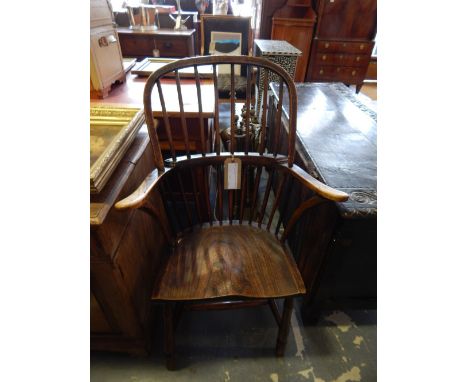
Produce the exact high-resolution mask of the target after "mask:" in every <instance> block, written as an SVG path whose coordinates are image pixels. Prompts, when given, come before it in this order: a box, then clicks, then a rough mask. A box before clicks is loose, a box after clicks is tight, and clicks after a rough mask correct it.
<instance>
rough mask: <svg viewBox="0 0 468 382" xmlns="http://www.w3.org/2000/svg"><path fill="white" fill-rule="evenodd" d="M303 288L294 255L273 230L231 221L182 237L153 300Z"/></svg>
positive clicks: (253, 294) (266, 295)
mask: <svg viewBox="0 0 468 382" xmlns="http://www.w3.org/2000/svg"><path fill="white" fill-rule="evenodd" d="M303 293H305V287H304V284H303V282H302V279H301V276H300V274H299V271H298V269H297V266H296V265H295V262H294V260H293V259H292V258H291V257H290V255H288V254H287V253H285V251H284V249H283V248H282V246H281V245H280V243H279V242H278V241H277V240H276V239H275V238H274V237H273V236H272V235H271V234H270V233H268V232H266V231H264V230H262V229H260V228H257V227H252V226H243V225H232V226H230V225H226V226H213V227H206V228H202V229H197V230H195V231H194V232H193V233H190V234H188V235H186V236H185V237H183V238H182V239H180V242H179V243H178V245H177V247H176V250H175V252H174V253H173V254H171V256H169V260H168V263H167V266H166V268H165V271H164V274H163V275H162V277H161V279H160V280H159V282H157V283H156V286H155V290H154V292H153V300H201V299H209V298H215V297H226V296H242V297H251V298H270V297H279V296H291V295H298V294H303Z"/></svg>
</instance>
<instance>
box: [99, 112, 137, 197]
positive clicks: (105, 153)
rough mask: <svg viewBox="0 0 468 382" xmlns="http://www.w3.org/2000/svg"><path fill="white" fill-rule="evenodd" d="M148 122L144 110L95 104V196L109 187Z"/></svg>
mask: <svg viewBox="0 0 468 382" xmlns="http://www.w3.org/2000/svg"><path fill="white" fill-rule="evenodd" d="M144 121H145V116H144V112H143V109H140V108H134V107H133V108H132V107H124V106H118V105H117V106H116V105H101V104H100V105H93V104H91V107H90V192H91V194H98V193H99V192H101V190H102V189H103V188H104V187H105V185H106V183H107V181H108V180H109V178H110V177H111V175H112V173H113V172H114V170H115V169H116V167H117V166H118V164H119V163H120V161H121V159H122V157H123V156H124V155H125V153H126V151H127V149H128V148H129V147H130V145H131V144H132V143H133V140H134V139H135V136H136V134H137V133H138V131H139V130H140V128H141V126H142V125H143V123H144Z"/></svg>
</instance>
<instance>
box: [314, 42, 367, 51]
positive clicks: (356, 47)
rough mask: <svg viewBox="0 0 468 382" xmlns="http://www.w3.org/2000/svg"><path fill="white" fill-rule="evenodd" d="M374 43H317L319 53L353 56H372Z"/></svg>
mask: <svg viewBox="0 0 468 382" xmlns="http://www.w3.org/2000/svg"><path fill="white" fill-rule="evenodd" d="M373 47H374V43H373V42H369V41H362V42H354V41H353V42H349V41H326V40H325V41H324V40H319V41H318V42H317V52H327V53H351V54H353V53H354V54H371V53H372V48H373Z"/></svg>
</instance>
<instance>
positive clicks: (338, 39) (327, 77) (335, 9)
mask: <svg viewBox="0 0 468 382" xmlns="http://www.w3.org/2000/svg"><path fill="white" fill-rule="evenodd" d="M314 9H315V10H316V11H317V15H318V18H317V27H316V31H315V37H314V39H313V43H312V51H311V55H310V60H309V66H308V69H307V75H306V81H312V82H344V83H345V84H353V85H356V92H359V90H360V89H361V87H362V84H363V82H364V79H365V76H366V72H367V67H368V66H369V62H370V59H371V54H372V49H373V47H374V41H373V40H374V38H375V35H376V33H377V1H376V0H352V1H351V0H315V1H314Z"/></svg>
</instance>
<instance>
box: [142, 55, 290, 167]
mask: <svg viewBox="0 0 468 382" xmlns="http://www.w3.org/2000/svg"><path fill="white" fill-rule="evenodd" d="M226 64H229V65H231V75H230V77H231V90H232V91H231V94H233V93H235V92H234V82H235V79H234V70H233V67H234V65H247V68H248V73H250V68H251V67H257V68H262V69H266V70H267V71H269V72H272V73H273V74H276V75H277V76H278V77H279V79H280V93H281V96H280V98H282V94H283V84H284V83H286V86H287V88H288V97H289V134H288V135H289V138H288V166H289V167H292V165H293V163H294V155H295V142H296V115H297V93H296V87H295V85H294V81H293V79H292V78H291V76H290V75H289V73H288V72H287V71H286V70H285V69H283V68H282V67H281V66H279V65H277V64H275V63H273V62H271V61H269V60H267V59H265V58H261V57H251V56H227V55H226V56H225V55H213V56H198V57H190V58H185V59H180V60H177V61H174V62H171V63H169V64H167V65H164V66H163V67H162V68H160V69H158V70H156V71H154V72H153V73H152V74H151V75H150V76H149V77H148V79H147V81H146V85H145V89H144V94H143V104H144V108H145V117H146V124H147V126H148V133H149V136H150V139H151V142H152V146H153V150H154V155H155V159H156V167H157V168H158V169H159V170H163V169H164V163H163V157H162V154H161V148H160V143H159V140H158V136H157V133H156V125H155V121H154V119H153V110H152V104H151V95H152V92H153V88H154V86H155V85H157V87H158V92H159V97H160V100H161V107H162V112H163V116H164V124H165V125H166V129H168V127H167V126H168V125H169V121H168V117H167V113H166V109H165V102H164V98H163V94H162V88H161V83H160V79H161V78H162V77H164V76H165V75H167V74H168V73H172V72H174V73H175V80H176V85H177V91H178V98H179V100H178V101H179V107H180V111H181V121H182V127H183V129H184V136H185V143H186V144H185V148H186V150H185V151H186V154H187V157H188V158H190V157H191V153H190V150H189V144H188V133H187V128H186V121H185V115H184V106H183V100H182V92H181V88H180V76H179V70H181V69H184V68H189V67H193V68H194V76H195V84H196V86H197V95H198V98H199V100H198V101H199V102H198V108H199V110H198V113H199V118H200V121H201V115H202V103H201V93H200V75H199V72H198V67H199V66H206V65H212V66H213V83H214V92H215V98H214V99H215V105H214V111H215V132H216V133H215V134H216V147H217V151H216V152H217V154H219V153H220V149H219V147H220V145H219V139H220V136H219V126H218V125H217V124H218V119H219V105H218V103H219V100H218V92H217V80H218V78H217V77H218V75H217V74H216V73H217V71H216V66H217V65H226ZM269 77H270V75H269V74H267V75H265V76H264V77H263V81H264V82H263V86H264V88H268V78H269ZM247 81H248V82H247V88H249V86H250V85H251V82H250V81H251V79H250V75H248V80H247ZM246 93H247V102H246V103H247V105H248V106H247V108H248V109H250V107H251V106H252V105H251V100H250V91H248V92H246ZM263 101H264V102H263V110H262V119H261V120H262V126H261V135H262V143H261V144H260V147H259V153H260V154H261V155H263V153H264V151H265V134H266V126H265V123H266V107H267V105H266V104H267V102H266V101H267V92H266V91H265V92H263ZM230 102H231V110H234V102H235V101H234V97H233V96H232V95H231V97H230ZM281 113H282V103H280V105H279V106H278V111H277V113H276V114H277V115H276V117H275V119H276V122H277V123H276V124H275V125H279V123H278V122H279V118H281ZM247 114H249V113H247ZM247 118H250V116H248V117H247ZM233 123H234V112H233V111H232V112H231V126H233ZM200 124H201V122H200ZM246 124H247V126H248V125H249V120H248V119H247V123H246ZM276 129H277V131H278V134H275V137H276V142H279V141H280V134H279V131H280V128H279V126H276ZM168 136H169V139H171V137H170V132H169V134H168ZM232 141H234V142H233V143H231V144H230V146H231V147H230V151H231V153H234V151H236V147H235V141H236V139H233V140H232ZM276 145H278V143H276ZM277 151H278V150H276V154H277ZM247 153H248V150H247V148H246V149H245V154H247ZM171 154H172V158H173V160H175V159H176V156H177V155H176V152H175V150H174V148H173V147H172V144H171ZM205 154H206V150H205V148H203V150H202V155H205Z"/></svg>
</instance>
